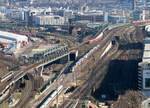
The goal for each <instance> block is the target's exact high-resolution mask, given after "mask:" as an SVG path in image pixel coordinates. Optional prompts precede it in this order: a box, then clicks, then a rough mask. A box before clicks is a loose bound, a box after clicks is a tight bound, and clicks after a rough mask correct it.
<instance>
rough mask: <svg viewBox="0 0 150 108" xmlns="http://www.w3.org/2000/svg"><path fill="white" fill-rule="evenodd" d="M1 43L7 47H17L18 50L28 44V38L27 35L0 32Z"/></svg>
mask: <svg viewBox="0 0 150 108" xmlns="http://www.w3.org/2000/svg"><path fill="white" fill-rule="evenodd" d="M0 43H1V45H4V46H5V47H8V48H10V47H9V46H11V47H15V48H16V49H19V48H21V46H25V45H27V44H28V37H27V36H25V35H18V34H14V33H10V32H5V31H0Z"/></svg>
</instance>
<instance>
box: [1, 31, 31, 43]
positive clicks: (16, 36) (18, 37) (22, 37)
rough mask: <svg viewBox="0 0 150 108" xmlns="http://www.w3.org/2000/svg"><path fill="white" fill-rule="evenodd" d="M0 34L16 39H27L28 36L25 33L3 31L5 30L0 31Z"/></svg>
mask: <svg viewBox="0 0 150 108" xmlns="http://www.w3.org/2000/svg"><path fill="white" fill-rule="evenodd" d="M0 35H1V36H3V37H7V38H14V39H16V40H18V41H22V40H28V37H27V36H25V35H19V34H15V33H10V32H5V31H0Z"/></svg>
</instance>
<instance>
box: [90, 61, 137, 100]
mask: <svg viewBox="0 0 150 108" xmlns="http://www.w3.org/2000/svg"><path fill="white" fill-rule="evenodd" d="M107 71H108V72H107V74H106V75H105V77H104V79H103V81H102V83H101V84H100V87H99V88H98V89H97V90H96V91H95V92H94V93H92V95H93V96H94V97H95V98H96V99H98V100H100V101H103V100H105V99H103V98H102V97H101V95H102V94H105V95H106V100H116V99H117V98H118V95H119V94H125V92H126V91H127V90H136V89H137V73H138V61H137V60H127V61H124V60H112V61H110V63H109V67H108V70H107Z"/></svg>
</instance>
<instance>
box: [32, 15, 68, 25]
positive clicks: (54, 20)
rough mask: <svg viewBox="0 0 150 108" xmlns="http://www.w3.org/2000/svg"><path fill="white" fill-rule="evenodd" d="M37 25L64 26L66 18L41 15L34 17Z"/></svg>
mask: <svg viewBox="0 0 150 108" xmlns="http://www.w3.org/2000/svg"><path fill="white" fill-rule="evenodd" d="M34 20H35V24H37V25H64V24H65V18H64V17H61V16H58V15H45V16H43V15H39V16H35V17H34Z"/></svg>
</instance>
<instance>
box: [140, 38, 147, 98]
mask: <svg viewBox="0 0 150 108" xmlns="http://www.w3.org/2000/svg"><path fill="white" fill-rule="evenodd" d="M138 84H139V89H141V90H142V91H143V93H144V95H145V96H150V38H149V37H146V38H145V42H144V50H143V58H142V62H140V63H139V76H138Z"/></svg>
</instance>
